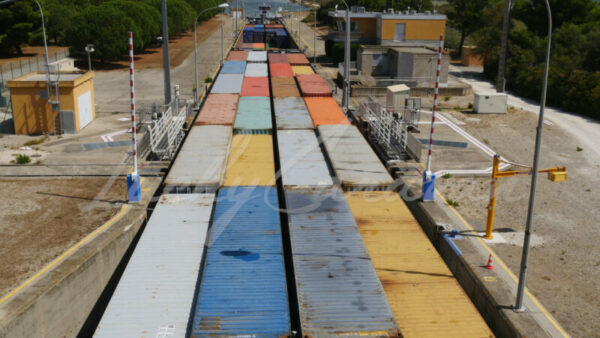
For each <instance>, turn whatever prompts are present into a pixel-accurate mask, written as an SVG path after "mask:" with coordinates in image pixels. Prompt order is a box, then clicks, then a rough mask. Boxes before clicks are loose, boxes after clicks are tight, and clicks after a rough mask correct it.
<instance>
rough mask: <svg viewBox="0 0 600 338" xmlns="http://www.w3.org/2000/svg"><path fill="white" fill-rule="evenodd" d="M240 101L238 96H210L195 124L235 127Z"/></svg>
mask: <svg viewBox="0 0 600 338" xmlns="http://www.w3.org/2000/svg"><path fill="white" fill-rule="evenodd" d="M238 100H239V95H238V94H208V96H207V97H206V101H204V105H203V106H202V110H200V114H198V118H196V122H195V123H194V124H195V125H207V124H218V125H228V126H230V125H233V121H235V113H236V111H237V106H238Z"/></svg>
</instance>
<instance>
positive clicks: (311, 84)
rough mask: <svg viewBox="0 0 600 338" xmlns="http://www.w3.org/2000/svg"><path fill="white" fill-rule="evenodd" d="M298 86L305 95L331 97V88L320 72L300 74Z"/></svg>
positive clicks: (297, 77)
mask: <svg viewBox="0 0 600 338" xmlns="http://www.w3.org/2000/svg"><path fill="white" fill-rule="evenodd" d="M296 79H297V80H298V87H300V92H302V96H304V97H331V89H329V86H328V85H327V83H325V80H323V78H322V77H321V75H319V74H310V75H308V74H307V75H298V76H296Z"/></svg>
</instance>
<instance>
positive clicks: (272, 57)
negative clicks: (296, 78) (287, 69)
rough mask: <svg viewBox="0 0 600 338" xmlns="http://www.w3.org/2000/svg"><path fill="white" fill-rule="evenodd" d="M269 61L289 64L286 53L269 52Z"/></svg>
mask: <svg viewBox="0 0 600 338" xmlns="http://www.w3.org/2000/svg"><path fill="white" fill-rule="evenodd" d="M269 63H287V64H289V62H288V58H287V54H276V53H269Z"/></svg>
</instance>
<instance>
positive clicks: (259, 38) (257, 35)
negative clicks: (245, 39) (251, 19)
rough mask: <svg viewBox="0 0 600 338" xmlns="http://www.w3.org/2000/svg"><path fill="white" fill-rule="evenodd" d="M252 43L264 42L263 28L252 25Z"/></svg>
mask: <svg viewBox="0 0 600 338" xmlns="http://www.w3.org/2000/svg"><path fill="white" fill-rule="evenodd" d="M253 37H254V43H255V44H256V43H264V42H265V30H264V29H260V28H257V27H254V35H253Z"/></svg>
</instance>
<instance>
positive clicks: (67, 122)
mask: <svg viewBox="0 0 600 338" xmlns="http://www.w3.org/2000/svg"><path fill="white" fill-rule="evenodd" d="M51 77H52V79H55V78H57V77H58V76H57V74H52V75H51ZM58 86H59V92H60V110H61V111H70V112H73V113H72V114H69V113H65V114H62V115H61V114H59V113H58V112H57V111H56V110H55V111H53V108H55V109H56V108H58V107H53V106H52V104H49V103H48V94H47V93H48V92H47V86H46V74H45V73H44V72H34V73H30V74H26V75H23V76H21V77H18V78H16V79H14V80H11V81H8V88H10V95H11V100H12V106H13V117H14V127H15V134H26V135H30V134H43V133H52V132H54V127H55V126H56V129H57V130H56V132H57V133H62V132H65V133H77V132H78V131H80V130H81V129H83V128H84V127H85V126H87V125H88V124H90V123H91V122H92V121H93V120H94V119H95V118H96V109H95V104H94V72H85V73H84V72H60V77H59V81H58ZM61 123H63V124H64V126H63V125H61Z"/></svg>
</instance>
